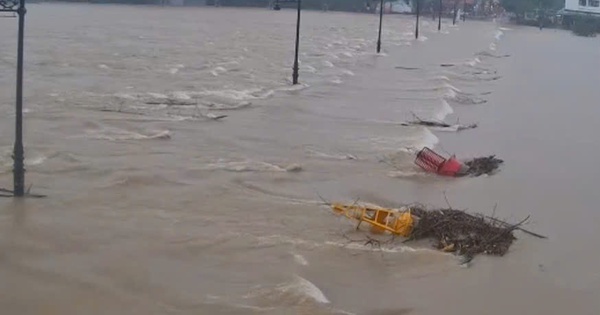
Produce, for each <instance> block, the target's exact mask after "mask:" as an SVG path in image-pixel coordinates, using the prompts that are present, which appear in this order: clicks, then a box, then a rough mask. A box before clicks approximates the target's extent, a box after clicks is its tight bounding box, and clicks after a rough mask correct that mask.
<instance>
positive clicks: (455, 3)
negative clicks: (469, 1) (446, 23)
mask: <svg viewBox="0 0 600 315" xmlns="http://www.w3.org/2000/svg"><path fill="white" fill-rule="evenodd" d="M457 10H458V0H454V14H453V17H452V25H456V14H457V12H456V11H457Z"/></svg>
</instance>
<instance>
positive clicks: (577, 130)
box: [0, 4, 600, 315]
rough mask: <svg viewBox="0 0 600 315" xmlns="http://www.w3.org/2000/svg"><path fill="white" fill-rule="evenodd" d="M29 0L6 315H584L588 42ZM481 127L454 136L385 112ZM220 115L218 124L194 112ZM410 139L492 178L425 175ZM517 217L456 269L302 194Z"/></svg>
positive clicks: (6, 25) (11, 49) (4, 125)
mask: <svg viewBox="0 0 600 315" xmlns="http://www.w3.org/2000/svg"><path fill="white" fill-rule="evenodd" d="M384 18H385V19H384V23H383V25H384V31H383V36H382V38H383V53H382V54H379V55H378V54H375V48H376V39H377V27H378V19H377V17H376V16H375V15H368V14H350V13H334V12H311V11H307V12H303V15H302V37H301V41H300V49H301V50H300V61H301V63H300V83H301V84H300V85H296V86H293V85H291V82H290V81H291V74H292V63H293V47H294V46H293V45H294V34H295V11H293V10H282V11H270V10H267V9H238V8H213V7H201V8H169V7H164V8H161V7H145V6H116V5H67V4H52V5H51V4H32V5H29V7H28V14H27V29H26V57H25V58H26V59H25V64H26V68H25V114H24V117H25V129H24V131H25V134H24V141H25V158H26V159H25V163H26V169H27V173H26V183H27V185H29V184H33V188H32V191H34V192H36V193H43V194H47V195H48V198H45V199H27V200H12V199H8V198H2V199H0V279H2V281H0V308H2V309H3V310H4V312H5V313H6V314H43V315H46V314H111V315H117V314H365V315H367V314H371V315H384V314H386V315H388V314H390V315H391V314H442V313H444V314H506V313H507V311H508V312H510V313H518V314H521V313H522V314H565V313H567V312H568V313H573V314H598V313H599V312H600V302H599V301H598V299H597V296H598V294H599V293H600V272H599V271H598V268H597V266H598V265H599V263H600V254H598V253H596V252H595V251H594V248H595V243H596V240H597V239H598V238H599V237H600V232H599V231H600V229H599V225H600V214H599V213H598V211H597V205H598V204H600V197H598V195H597V193H596V190H597V188H596V187H597V186H598V185H597V184H598V174H599V172H598V171H597V170H596V168H595V165H596V163H595V162H596V160H597V157H598V156H600V151H599V150H600V149H599V148H600V143H599V142H600V141H599V140H598V139H596V138H594V137H593V135H594V134H595V130H593V128H594V127H595V126H596V120H597V117H598V116H599V114H600V109H599V107H598V106H596V105H597V103H598V100H599V99H600V90H599V89H598V82H600V71H598V69H600V40H598V39H595V38H591V39H589V38H580V37H575V36H573V35H572V34H570V33H568V32H564V31H555V30H544V31H541V32H540V31H539V30H538V29H535V28H519V27H515V26H507V25H501V24H499V23H493V22H477V21H467V22H466V23H459V24H458V25H456V26H452V25H451V21H448V20H444V21H443V26H442V32H441V33H438V31H437V23H436V22H434V21H432V20H431V19H430V18H424V19H423V22H422V25H421V32H422V36H421V37H420V38H419V39H418V40H415V39H414V34H413V32H414V18H413V17H410V16H399V15H388V16H385V17H384ZM0 26H1V27H2V29H3V30H4V32H3V35H2V36H0V40H2V46H1V48H0V111H1V112H2V115H0V135H2V137H0V187H6V188H10V187H11V185H12V159H11V154H12V145H13V139H14V134H13V132H14V94H15V93H14V73H15V69H14V65H15V62H16V26H17V23H16V19H0ZM413 114H414V115H417V116H418V117H421V118H428V119H446V120H447V121H449V122H454V121H456V120H457V119H460V122H461V123H465V124H467V123H478V124H479V127H478V128H476V129H473V130H465V131H462V132H455V131H452V130H436V129H429V128H424V127H406V126H402V125H401V123H402V122H404V121H406V120H410V119H413ZM219 115H226V116H227V117H224V118H221V119H214V117H218V116H219ZM424 146H430V147H435V149H436V150H439V151H440V152H445V151H449V152H450V153H456V154H457V155H459V156H460V157H473V156H483V155H491V154H496V155H497V156H498V157H500V158H502V159H504V160H505V164H504V165H503V169H502V171H501V172H500V173H498V174H496V175H493V176H489V177H487V176H485V177H478V178H463V179H448V178H438V177H435V176H431V175H428V174H425V173H423V172H422V171H421V170H420V169H419V168H418V167H417V166H415V165H414V164H413V158H414V156H413V155H412V153H414V152H415V150H418V149H420V148H422V147H424ZM444 192H445V194H446V195H447V197H448V199H449V201H450V202H451V203H452V205H453V206H454V207H456V208H468V209H469V211H471V212H481V213H485V214H491V213H492V209H493V208H494V205H495V204H496V203H497V204H498V208H497V212H496V215H497V216H499V217H500V218H504V219H508V220H510V221H511V222H518V221H520V220H521V219H523V218H524V217H526V216H527V215H531V222H530V223H529V224H528V225H527V228H529V229H531V230H534V231H536V232H538V233H541V234H545V235H547V236H548V237H549V238H548V239H547V240H539V239H536V238H532V237H530V236H527V235H525V234H523V233H516V236H517V238H518V240H517V241H516V242H515V243H514V245H513V246H512V247H511V249H510V251H509V253H508V254H507V255H506V256H504V257H486V256H478V257H477V258H476V259H475V260H474V261H473V263H472V265H471V267H470V268H464V267H461V266H460V264H459V259H458V258H457V257H455V256H453V255H451V254H445V253H442V252H440V251H437V250H434V249H432V248H431V246H430V244H429V243H427V242H422V243H402V241H400V240H398V241H396V242H394V243H392V244H386V245H385V246H383V248H382V249H378V248H376V247H375V248H374V247H372V246H370V245H363V244H364V242H352V240H357V239H364V238H365V233H366V230H365V231H354V225H353V223H352V222H349V221H347V220H345V219H340V218H339V217H336V216H334V215H333V213H332V212H331V210H330V209H328V208H327V207H324V206H322V205H321V203H322V201H321V200H320V199H319V195H321V196H323V198H325V199H327V200H330V201H340V202H352V201H353V200H356V199H357V198H360V200H361V201H365V202H373V203H380V204H381V205H384V206H385V205H390V204H401V203H411V202H421V203H424V204H428V205H433V206H445V200H444Z"/></svg>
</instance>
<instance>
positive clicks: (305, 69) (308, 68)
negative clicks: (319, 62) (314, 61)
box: [300, 65, 317, 73]
mask: <svg viewBox="0 0 600 315" xmlns="http://www.w3.org/2000/svg"><path fill="white" fill-rule="evenodd" d="M300 69H301V71H302V72H308V73H317V69H316V68H315V67H313V66H311V65H306V66H303V67H301V68H300Z"/></svg>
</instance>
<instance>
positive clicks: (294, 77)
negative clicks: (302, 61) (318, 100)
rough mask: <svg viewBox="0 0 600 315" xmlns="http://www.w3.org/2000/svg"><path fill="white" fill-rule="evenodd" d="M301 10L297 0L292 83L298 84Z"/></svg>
mask: <svg viewBox="0 0 600 315" xmlns="http://www.w3.org/2000/svg"><path fill="white" fill-rule="evenodd" d="M301 8H302V0H298V19H297V20H296V54H295V57H294V74H293V75H292V82H293V83H294V84H298V49H299V46H300V10H301Z"/></svg>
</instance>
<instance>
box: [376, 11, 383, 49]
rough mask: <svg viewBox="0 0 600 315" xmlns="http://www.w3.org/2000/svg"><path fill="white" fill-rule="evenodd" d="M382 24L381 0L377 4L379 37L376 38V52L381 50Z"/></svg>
mask: <svg viewBox="0 0 600 315" xmlns="http://www.w3.org/2000/svg"><path fill="white" fill-rule="evenodd" d="M382 24H383V0H381V4H380V5H379V37H378V38H377V53H379V52H380V51H381V26H382Z"/></svg>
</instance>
